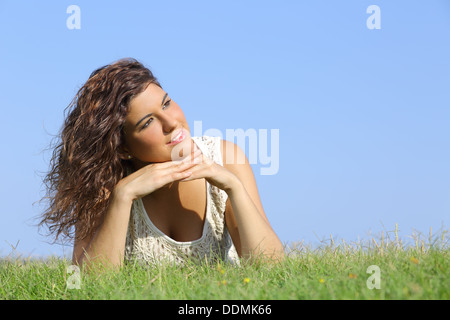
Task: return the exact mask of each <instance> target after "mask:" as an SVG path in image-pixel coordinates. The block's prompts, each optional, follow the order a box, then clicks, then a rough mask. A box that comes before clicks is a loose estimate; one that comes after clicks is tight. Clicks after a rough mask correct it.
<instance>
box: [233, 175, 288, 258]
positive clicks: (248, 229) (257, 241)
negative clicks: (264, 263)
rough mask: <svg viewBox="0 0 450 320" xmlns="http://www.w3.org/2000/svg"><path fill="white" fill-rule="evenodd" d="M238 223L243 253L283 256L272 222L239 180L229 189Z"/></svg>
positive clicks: (250, 255) (248, 255)
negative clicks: (269, 221) (258, 207)
mask: <svg viewBox="0 0 450 320" xmlns="http://www.w3.org/2000/svg"><path fill="white" fill-rule="evenodd" d="M226 192H227V194H228V197H229V198H230V203H231V206H232V208H233V213H234V216H235V219H236V222H237V225H238V230H239V238H240V242H241V255H242V256H243V257H253V256H258V255H260V254H263V255H264V256H266V257H271V258H282V257H283V256H284V249H283V245H282V243H281V241H280V240H279V239H278V237H277V235H276V234H275V232H274V231H273V229H272V228H271V226H270V224H269V223H268V222H267V221H266V219H264V218H263V216H262V214H261V213H260V212H259V211H258V209H257V208H256V206H255V204H254V203H253V200H252V199H251V197H250V196H249V194H248V193H247V191H246V189H245V187H244V185H243V184H242V183H241V182H240V181H239V180H237V181H236V182H235V183H233V186H232V187H231V188H230V189H228V190H227V191H226Z"/></svg>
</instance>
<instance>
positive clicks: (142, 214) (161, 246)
mask: <svg viewBox="0 0 450 320" xmlns="http://www.w3.org/2000/svg"><path fill="white" fill-rule="evenodd" d="M192 140H193V141H194V143H195V144H196V145H197V146H198V147H199V149H200V150H201V151H202V153H203V155H204V156H206V157H208V158H210V159H211V160H213V161H214V162H216V163H218V164H220V165H222V166H223V160H222V152H221V148H220V138H219V137H208V136H203V137H192ZM205 181H206V180H205ZM227 198H228V195H227V194H226V192H225V191H223V190H221V189H219V188H217V187H216V186H213V185H211V184H209V183H208V181H206V215H205V221H204V224H203V232H202V236H201V237H200V238H199V239H197V240H193V241H184V242H180V241H176V240H174V239H172V238H170V237H169V236H167V235H166V234H164V233H163V232H162V231H161V230H159V229H158V228H157V227H156V226H155V225H154V224H153V223H152V221H151V220H150V218H149V216H148V214H147V212H146V211H145V208H144V204H143V202H142V199H137V200H134V201H133V204H132V207H131V214H130V221H129V224H128V232H127V238H126V244H125V259H126V260H137V261H138V262H139V263H142V262H143V263H146V264H150V265H156V264H161V263H162V262H171V263H175V264H177V265H180V264H183V263H185V262H186V261H187V260H194V261H196V262H200V261H205V260H207V261H210V262H211V261H217V260H218V259H220V260H222V261H224V262H230V263H232V264H239V257H238V254H237V251H236V248H235V247H234V245H233V242H232V240H231V237H230V234H229V233H228V230H227V227H226V225H225V205H226V201H227Z"/></svg>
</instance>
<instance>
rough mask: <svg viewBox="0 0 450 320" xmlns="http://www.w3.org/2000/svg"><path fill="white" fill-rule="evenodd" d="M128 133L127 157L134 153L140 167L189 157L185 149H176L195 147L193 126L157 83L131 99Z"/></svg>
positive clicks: (137, 165)
mask: <svg viewBox="0 0 450 320" xmlns="http://www.w3.org/2000/svg"><path fill="white" fill-rule="evenodd" d="M179 133H181V136H179ZM124 134H125V147H124V151H125V152H126V156H125V159H127V158H128V155H131V157H132V158H131V161H132V162H133V164H134V166H135V168H136V169H139V168H141V167H143V166H145V165H147V164H148V163H153V162H165V161H170V160H177V159H176V157H178V158H179V157H184V156H186V155H184V154H183V151H181V152H176V151H179V150H194V149H192V148H193V147H194V145H193V144H194V143H193V141H192V139H191V134H190V130H189V126H188V124H187V122H186V118H185V116H184V113H183V111H182V110H181V108H180V106H179V105H178V104H177V103H176V102H174V101H173V100H172V99H171V98H170V97H169V95H168V94H167V93H166V92H165V91H164V90H163V89H161V88H160V87H159V86H157V85H155V84H153V83H151V84H150V85H149V86H148V87H147V88H146V89H145V90H144V91H143V92H141V93H140V94H138V95H137V96H136V97H134V98H133V99H132V100H131V101H130V104H129V112H128V115H127V118H126V120H125V124H124ZM177 137H178V139H175V138H177ZM183 137H184V139H183ZM174 139H175V141H173V140H174ZM180 140H182V141H181V142H179V141H180ZM174 149H175V150H174ZM175 153H177V155H176V156H175V159H174V154H175Z"/></svg>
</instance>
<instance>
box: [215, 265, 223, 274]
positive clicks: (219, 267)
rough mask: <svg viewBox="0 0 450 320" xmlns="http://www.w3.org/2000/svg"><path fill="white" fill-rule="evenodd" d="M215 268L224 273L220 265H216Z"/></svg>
mask: <svg viewBox="0 0 450 320" xmlns="http://www.w3.org/2000/svg"><path fill="white" fill-rule="evenodd" d="M217 270H218V271H219V272H220V273H221V274H225V270H223V269H222V267H221V266H220V264H218V265H217Z"/></svg>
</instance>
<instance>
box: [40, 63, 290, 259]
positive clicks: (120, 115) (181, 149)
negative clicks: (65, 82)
mask: <svg viewBox="0 0 450 320" xmlns="http://www.w3.org/2000/svg"><path fill="white" fill-rule="evenodd" d="M68 108H69V114H68V116H67V117H66V120H65V123H64V127H63V129H62V132H61V137H60V138H61V141H60V143H59V144H58V145H57V146H56V148H55V150H54V152H53V157H52V161H51V171H50V172H49V174H48V175H47V177H46V179H45V183H46V185H47V189H48V194H47V196H48V198H49V199H50V205H49V208H48V210H47V211H46V212H45V213H44V216H43V219H42V221H41V225H42V224H46V225H47V226H49V230H50V231H51V232H53V233H54V234H55V236H56V239H58V237H60V236H63V237H66V238H74V246H73V262H74V263H75V264H79V265H91V264H93V263H95V262H103V263H105V262H107V263H110V264H112V265H115V266H120V265H121V264H122V263H123V262H124V259H131V258H133V259H138V260H140V261H144V262H148V263H158V262H160V261H163V260H170V261H175V262H177V263H180V262H181V263H182V262H183V261H185V260H186V259H189V258H200V259H202V260H204V259H205V256H206V258H212V257H220V258H222V259H226V260H229V261H231V262H238V261H239V257H251V256H255V255H260V254H263V255H264V256H266V257H270V258H281V257H283V255H284V251H283V246H282V244H281V242H280V240H279V239H278V237H277V236H276V234H275V233H274V231H273V230H272V228H271V226H270V224H269V221H268V220H267V217H266V215H265V213H264V210H263V207H262V205H261V201H260V198H259V195H258V190H257V186H256V183H255V179H254V176H253V172H252V170H251V167H250V165H249V163H248V161H247V158H246V157H245V154H244V153H243V151H242V150H241V149H240V148H239V147H237V146H236V145H235V144H234V143H231V142H228V141H224V140H221V139H219V138H215V137H191V135H190V131H189V127H188V124H187V122H186V118H185V116H184V114H183V112H182V110H181V108H180V106H178V104H177V103H176V102H175V101H173V100H172V99H171V98H170V96H169V95H168V94H167V93H166V92H165V91H164V90H163V89H162V87H161V85H160V84H159V82H158V80H157V79H156V78H155V77H154V76H153V74H152V73H151V71H150V70H148V69H147V68H145V67H144V66H143V65H142V64H141V63H139V62H138V61H136V60H134V59H122V60H119V61H117V62H115V63H112V64H110V65H106V66H104V67H102V68H99V69H98V70H96V71H94V72H93V73H92V74H91V76H90V77H89V79H88V80H87V82H86V83H85V84H84V85H83V87H82V88H81V89H80V90H79V91H78V93H77V95H76V97H75V98H74V100H73V101H72V103H71V104H70V105H69V107H68ZM240 157H243V158H240ZM239 159H245V163H242V161H241V162H238V161H237V160H239ZM73 227H74V228H73ZM73 229H74V230H75V232H73Z"/></svg>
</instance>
